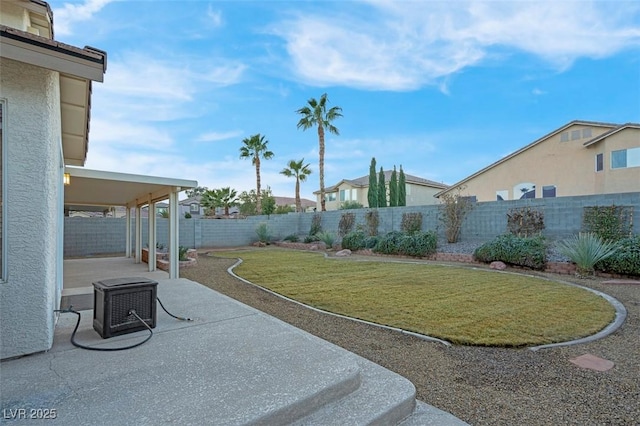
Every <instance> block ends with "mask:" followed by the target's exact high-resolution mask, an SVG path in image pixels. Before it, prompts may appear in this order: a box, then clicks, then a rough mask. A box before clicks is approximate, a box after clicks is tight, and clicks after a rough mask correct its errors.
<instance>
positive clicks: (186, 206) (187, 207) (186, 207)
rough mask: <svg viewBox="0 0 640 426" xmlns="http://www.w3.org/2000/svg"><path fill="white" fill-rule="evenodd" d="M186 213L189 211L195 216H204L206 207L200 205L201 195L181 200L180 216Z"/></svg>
mask: <svg viewBox="0 0 640 426" xmlns="http://www.w3.org/2000/svg"><path fill="white" fill-rule="evenodd" d="M186 213H189V214H190V215H191V217H194V218H195V217H202V216H204V214H205V209H204V207H202V205H200V195H197V196H195V197H190V198H186V199H184V200H181V201H180V216H182V217H184V215H185V214H186Z"/></svg>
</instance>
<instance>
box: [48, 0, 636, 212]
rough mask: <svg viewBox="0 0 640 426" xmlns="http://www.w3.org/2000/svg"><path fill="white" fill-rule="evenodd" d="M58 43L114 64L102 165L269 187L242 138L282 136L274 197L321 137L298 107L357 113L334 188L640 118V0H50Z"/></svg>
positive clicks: (93, 147)
mask: <svg viewBox="0 0 640 426" xmlns="http://www.w3.org/2000/svg"><path fill="white" fill-rule="evenodd" d="M50 4H51V7H52V9H53V11H54V29H55V38H56V40H58V41H62V42H65V43H68V44H72V45H76V46H80V47H82V46H85V45H90V46H93V47H97V48H99V49H102V50H105V51H107V52H108V68H107V72H106V74H105V81H104V83H94V86H93V98H92V121H91V132H90V142H89V154H88V161H87V164H86V167H88V168H93V169H100V170H111V171H118V172H125V173H138V174H150V175H156V176H166V177H174V178H182V179H194V180H197V181H198V182H199V184H200V185H202V186H207V187H209V188H221V187H226V186H230V187H232V188H234V189H236V190H237V191H238V192H241V191H244V190H250V189H253V188H255V169H254V167H253V166H252V165H251V162H250V161H248V160H241V159H240V158H239V149H240V146H241V144H242V139H244V138H246V137H249V136H251V135H253V134H256V133H261V134H263V135H265V136H266V139H267V140H268V141H269V148H270V149H271V150H272V151H273V152H274V154H275V156H274V158H273V159H271V160H268V161H263V163H262V168H261V174H262V185H263V187H265V186H270V187H271V189H272V191H273V193H274V195H278V196H293V195H294V183H295V182H294V179H291V178H287V177H285V176H283V175H281V174H279V172H280V171H281V170H282V169H283V167H285V166H286V164H287V163H288V161H289V160H292V159H295V160H299V159H301V158H304V159H305V160H306V162H309V163H310V167H311V169H312V170H313V174H312V175H311V176H310V179H309V180H308V181H307V182H305V183H303V184H302V190H301V192H302V196H303V197H306V198H310V199H314V200H315V197H314V196H313V191H315V190H317V189H319V183H318V164H317V163H318V141H317V133H316V132H315V131H314V130H311V129H310V130H307V131H302V130H298V129H297V127H296V124H297V122H298V119H299V116H298V115H297V114H296V112H295V111H296V110H297V109H298V108H300V107H302V106H304V105H305V104H306V102H307V100H308V99H309V98H311V97H314V98H319V97H320V96H321V95H322V94H323V93H327V94H328V97H329V101H330V104H329V106H340V107H342V109H343V114H344V117H342V118H340V119H338V120H337V121H336V122H335V125H336V126H337V127H338V129H339V130H340V135H339V136H334V135H328V136H327V140H326V154H325V185H326V186H330V185H333V184H336V183H338V182H339V181H340V180H341V179H354V178H357V177H360V176H364V175H367V174H368V171H369V163H370V161H371V157H375V158H376V160H377V164H378V168H379V167H380V166H382V167H384V169H385V170H387V169H392V168H393V166H394V165H396V166H400V165H402V166H403V169H404V170H405V172H406V173H408V174H412V175H416V176H420V177H422V178H426V179H431V180H434V181H438V182H444V183H446V184H453V183H455V182H457V181H459V180H461V179H463V178H464V177H466V176H468V175H470V174H472V173H474V172H475V171H477V170H479V169H481V168H483V167H485V166H487V165H489V164H491V163H493V162H494V161H497V160H498V159H500V158H501V157H503V156H505V155H507V154H509V153H511V152H513V151H515V150H517V149H519V148H521V147H522V146H524V145H526V144H528V143H530V142H532V141H534V140H536V139H538V138H539V137H541V136H544V135H545V134H547V133H549V132H551V131H553V130H555V129H557V128H559V127H561V126H563V125H564V124H566V123H568V122H569V121H572V120H592V121H604V122H613V123H625V122H640V2H637V1H612V0H611V1H601V2H591V1H538V2H522V1H518V2H516V1H505V2H501V1H489V2H467V1H415V2H411V1H386V0H383V1H269V0H264V1H242V0H233V1H185V0H183V1H110V0H84V1H50Z"/></svg>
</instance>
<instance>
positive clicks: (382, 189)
mask: <svg viewBox="0 0 640 426" xmlns="http://www.w3.org/2000/svg"><path fill="white" fill-rule="evenodd" d="M378 207H387V185H386V184H385V182H384V170H382V166H380V174H379V175H378Z"/></svg>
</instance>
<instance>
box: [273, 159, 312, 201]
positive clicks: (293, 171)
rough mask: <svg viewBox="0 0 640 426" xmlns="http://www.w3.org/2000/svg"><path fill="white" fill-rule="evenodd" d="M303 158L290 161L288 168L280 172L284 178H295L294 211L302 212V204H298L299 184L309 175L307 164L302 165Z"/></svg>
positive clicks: (309, 170)
mask: <svg viewBox="0 0 640 426" xmlns="http://www.w3.org/2000/svg"><path fill="white" fill-rule="evenodd" d="M303 163H304V158H303V159H302V160H300V161H295V160H290V161H289V164H288V166H289V167H286V168H284V169H282V171H281V172H280V173H281V174H283V175H285V176H286V177H295V178H296V211H297V212H301V211H302V203H301V202H300V182H304V181H306V180H307V176H309V175H310V174H311V169H310V168H309V163H307V164H304V165H303Z"/></svg>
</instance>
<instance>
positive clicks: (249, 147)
mask: <svg viewBox="0 0 640 426" xmlns="http://www.w3.org/2000/svg"><path fill="white" fill-rule="evenodd" d="M242 143H243V144H244V146H242V147H241V148H240V158H244V159H247V158H251V164H253V165H254V166H256V194H258V199H257V201H256V212H257V213H258V214H260V212H261V211H262V205H261V202H260V198H261V197H260V194H261V191H260V157H262V158H264V159H265V160H270V159H271V158H273V152H271V151H269V150H268V149H267V144H268V143H269V141H268V140H265V139H264V136H262V135H260V133H258V134H255V135H253V136H251V137H249V138H244V139H243V140H242Z"/></svg>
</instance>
